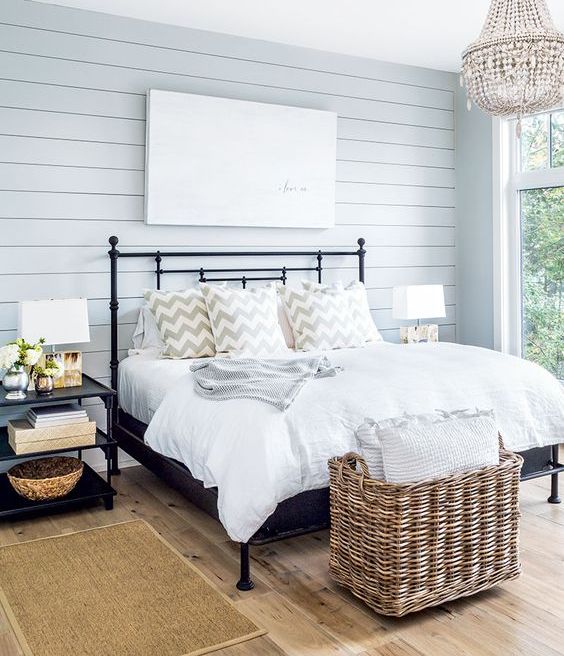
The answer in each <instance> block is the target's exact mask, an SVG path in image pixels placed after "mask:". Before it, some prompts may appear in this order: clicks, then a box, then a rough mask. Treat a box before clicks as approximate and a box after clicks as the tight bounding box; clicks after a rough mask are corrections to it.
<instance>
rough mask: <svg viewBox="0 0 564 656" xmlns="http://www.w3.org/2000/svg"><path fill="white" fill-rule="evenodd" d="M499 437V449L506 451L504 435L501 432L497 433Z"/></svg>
mask: <svg viewBox="0 0 564 656" xmlns="http://www.w3.org/2000/svg"><path fill="white" fill-rule="evenodd" d="M497 439H498V441H499V450H500V451H505V446H504V444H503V437H502V435H501V433H499V432H498V434H497Z"/></svg>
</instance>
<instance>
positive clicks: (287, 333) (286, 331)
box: [276, 296, 296, 349]
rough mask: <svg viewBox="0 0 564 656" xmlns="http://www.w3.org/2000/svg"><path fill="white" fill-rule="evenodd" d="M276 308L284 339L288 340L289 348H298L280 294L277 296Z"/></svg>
mask: <svg viewBox="0 0 564 656" xmlns="http://www.w3.org/2000/svg"><path fill="white" fill-rule="evenodd" d="M276 310H277V313H278V324H279V326H280V329H281V330H282V334H283V335H284V341H285V342H286V346H287V347H288V348H289V349H294V348H296V341H295V340H294V333H293V332H292V326H290V322H289V321H288V317H287V316H286V311H285V310H284V304H283V303H282V299H281V298H280V296H277V298H276Z"/></svg>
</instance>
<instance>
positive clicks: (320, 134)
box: [145, 89, 337, 228]
mask: <svg viewBox="0 0 564 656" xmlns="http://www.w3.org/2000/svg"><path fill="white" fill-rule="evenodd" d="M336 143H337V115H336V114H335V113H333V112H326V111H321V110H316V109H302V108H297V107H285V106H282V105H269V104H265V103H256V102H248V101H243V100H230V99H226V98H215V97H211V96H199V95H194V94H188V93H175V92H170V91H159V90H155V89H151V90H150V91H149V93H148V96H147V148H146V168H145V171H146V173H145V221H146V223H150V224H160V225H163V224H164V225H214V226H270V227H274V226H276V227H285V228H329V227H331V226H333V225H334V224H335V175H336V174H335V169H336Z"/></svg>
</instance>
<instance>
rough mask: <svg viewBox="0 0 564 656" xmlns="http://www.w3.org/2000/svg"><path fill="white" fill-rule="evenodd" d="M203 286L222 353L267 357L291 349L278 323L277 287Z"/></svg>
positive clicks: (216, 343)
mask: <svg viewBox="0 0 564 656" xmlns="http://www.w3.org/2000/svg"><path fill="white" fill-rule="evenodd" d="M200 287H201V289H202V293H203V295H204V298H205V300H206V305H207V308H208V314H209V317H210V322H211V327H212V331H213V336H214V339H215V348H216V351H217V352H218V353H230V354H241V355H242V354H244V355H247V356H261V357H263V356H269V355H273V354H276V353H287V352H288V347H287V346H286V342H285V340H284V335H283V334H282V329H281V328H280V324H279V323H278V308H277V300H276V288H275V287H273V286H267V287H257V288H251V289H232V288H229V287H216V286H213V285H207V284H205V283H202V284H201V285H200Z"/></svg>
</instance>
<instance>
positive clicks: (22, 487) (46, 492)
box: [8, 456, 84, 501]
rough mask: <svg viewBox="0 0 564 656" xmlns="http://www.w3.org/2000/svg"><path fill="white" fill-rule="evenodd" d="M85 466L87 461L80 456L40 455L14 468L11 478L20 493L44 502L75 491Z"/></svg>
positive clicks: (12, 483) (9, 473) (10, 474)
mask: <svg viewBox="0 0 564 656" xmlns="http://www.w3.org/2000/svg"><path fill="white" fill-rule="evenodd" d="M83 469H84V464H83V463H82V461H80V460H78V459H77V458H69V457H67V456H56V457H54V458H39V459H38V460H28V461H26V462H22V463H21V464H19V465H16V466H15V467H12V468H11V469H10V471H9V472H8V480H9V481H10V483H11V485H12V487H13V488H14V490H15V491H16V492H17V493H18V494H19V495H20V496H22V497H25V498H26V499H30V500H31V501H45V500H47V499H57V498H59V497H64V496H65V494H68V493H69V492H70V491H71V490H73V489H74V487H75V486H76V484H77V483H78V481H79V480H80V477H81V476H82V470H83Z"/></svg>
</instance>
